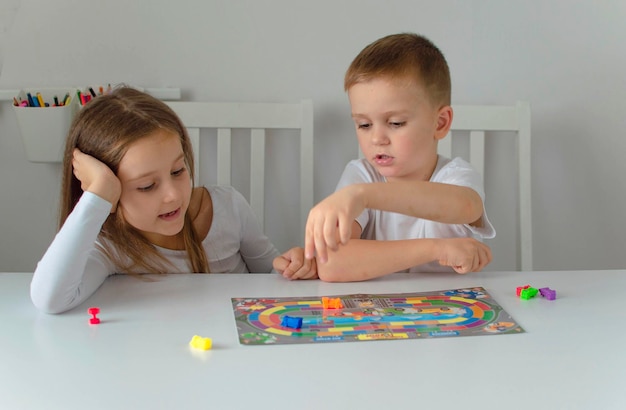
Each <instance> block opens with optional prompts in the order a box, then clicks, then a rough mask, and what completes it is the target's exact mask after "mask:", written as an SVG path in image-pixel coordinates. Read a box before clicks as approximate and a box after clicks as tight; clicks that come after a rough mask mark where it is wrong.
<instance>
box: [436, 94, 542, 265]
mask: <svg viewBox="0 0 626 410" xmlns="http://www.w3.org/2000/svg"><path fill="white" fill-rule="evenodd" d="M452 108H453V110H454V119H453V121H452V128H451V132H450V135H448V136H446V137H445V138H443V139H442V140H441V141H439V145H438V150H439V153H440V154H441V155H444V156H447V157H450V158H451V157H452V155H453V154H454V151H453V144H454V142H455V133H456V132H457V131H463V132H465V133H467V132H469V149H468V151H469V152H468V153H467V154H466V155H460V156H461V157H463V158H464V159H466V160H467V161H469V162H470V163H471V164H472V166H473V167H474V168H476V169H477V170H478V172H480V174H481V175H483V176H484V175H486V174H485V171H486V170H485V133H486V132H497V131H509V132H513V133H514V134H516V136H517V172H518V186H519V193H518V196H519V216H518V223H519V225H518V232H519V239H518V244H519V249H518V258H519V261H520V264H519V268H520V270H522V271H530V270H532V269H533V247H532V214H531V179H530V177H531V171H530V166H531V165H530V106H529V104H528V103H527V102H522V101H520V102H517V104H516V105H513V106H486V105H454V106H453V107H452ZM507 134H509V133H507ZM454 156H457V155H454ZM487 196H488V197H489V195H487Z"/></svg>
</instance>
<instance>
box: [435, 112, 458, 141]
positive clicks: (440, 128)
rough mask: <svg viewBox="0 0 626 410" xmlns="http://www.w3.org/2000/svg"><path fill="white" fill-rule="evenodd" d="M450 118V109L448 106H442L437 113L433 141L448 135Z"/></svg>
mask: <svg viewBox="0 0 626 410" xmlns="http://www.w3.org/2000/svg"><path fill="white" fill-rule="evenodd" d="M452 117H454V113H453V111H452V107H450V106H449V105H444V106H443V107H441V108H440V109H439V112H438V113H437V129H436V130H435V139H437V140H440V139H442V138H443V137H445V136H446V135H448V131H450V127H451V126H452Z"/></svg>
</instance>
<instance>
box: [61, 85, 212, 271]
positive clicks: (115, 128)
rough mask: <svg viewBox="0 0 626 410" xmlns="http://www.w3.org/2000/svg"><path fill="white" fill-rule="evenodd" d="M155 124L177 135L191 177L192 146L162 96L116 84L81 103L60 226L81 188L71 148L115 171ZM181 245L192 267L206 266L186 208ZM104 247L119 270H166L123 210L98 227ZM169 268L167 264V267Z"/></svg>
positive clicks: (69, 144)
mask: <svg viewBox="0 0 626 410" xmlns="http://www.w3.org/2000/svg"><path fill="white" fill-rule="evenodd" d="M158 129H164V130H168V131H171V132H174V133H175V134H177V135H178V136H179V137H180V143H181V146H182V148H183V153H184V156H185V163H186V165H187V168H188V170H189V175H190V176H191V181H192V183H193V177H194V174H193V173H194V160H193V151H192V147H191V142H190V140H189V136H188V135H187V130H186V128H185V127H184V125H183V124H182V122H181V121H180V119H179V118H178V116H177V115H176V114H175V113H174V111H173V110H172V109H171V108H170V107H169V106H168V105H167V104H165V103H163V102H162V101H160V100H158V99H156V98H154V97H152V96H150V95H148V94H146V93H143V92H141V91H138V90H136V89H134V88H130V87H124V86H123V87H119V88H115V89H114V90H113V91H112V92H111V93H109V94H105V95H102V96H98V97H96V98H94V99H93V100H92V101H90V102H89V103H87V104H86V105H85V106H83V107H82V109H81V110H80V112H79V113H78V114H77V116H76V117H75V118H74V121H73V122H72V126H71V128H70V131H69V135H68V137H67V141H66V145H65V154H64V157H63V176H62V181H61V206H60V208H59V228H60V227H61V226H62V225H63V223H65V220H66V219H67V217H68V215H69V214H70V213H71V212H72V210H73V209H74V207H75V206H76V203H77V202H78V200H79V199H80V197H81V195H82V194H83V190H82V189H81V186H80V181H79V180H78V179H77V178H76V177H75V176H74V173H73V169H72V155H73V151H74V148H78V149H80V150H81V151H82V152H84V153H85V154H89V155H91V156H93V157H94V158H96V159H98V160H100V161H101V162H103V163H104V164H106V165H107V166H108V167H109V168H111V170H112V171H113V172H114V173H115V174H116V175H117V172H118V167H119V164H120V161H121V160H122V158H123V157H124V155H125V154H126V151H127V150H128V147H129V146H130V144H132V143H134V142H135V141H137V140H139V139H141V138H145V137H146V136H148V135H150V134H152V133H153V132H154V131H156V130H158ZM183 238H184V243H185V249H186V250H187V254H188V257H189V267H190V269H191V271H192V272H207V273H208V272H209V264H208V261H207V256H206V253H205V251H204V248H203V247H202V243H201V239H200V238H199V237H198V235H197V233H196V231H195V229H194V227H193V224H192V221H191V218H190V216H189V214H186V215H185V224H184V227H183ZM100 239H104V240H100V243H101V244H102V250H103V251H104V252H105V253H106V254H107V255H108V257H109V258H111V259H112V260H113V261H114V263H115V264H116V266H118V267H119V268H120V269H121V270H122V271H123V272H120V273H166V272H168V265H169V264H168V262H167V260H166V259H165V258H164V257H163V256H162V255H161V254H160V253H159V252H158V250H157V249H156V248H155V246H154V245H153V244H152V243H150V242H149V241H148V240H147V239H146V238H145V237H144V236H143V235H142V234H141V233H140V232H139V231H138V230H137V229H135V228H134V227H132V226H131V225H130V224H128V223H127V222H126V221H125V220H124V218H123V217H122V213H121V212H115V213H112V214H110V215H109V217H108V218H107V219H106V221H105V222H104V224H103V225H102V229H101V230H100ZM169 269H171V267H170V268H169Z"/></svg>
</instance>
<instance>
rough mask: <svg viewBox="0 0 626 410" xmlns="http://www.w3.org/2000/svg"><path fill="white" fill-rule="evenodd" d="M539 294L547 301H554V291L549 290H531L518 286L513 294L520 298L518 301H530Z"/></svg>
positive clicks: (527, 286) (527, 287) (526, 286)
mask: <svg viewBox="0 0 626 410" xmlns="http://www.w3.org/2000/svg"><path fill="white" fill-rule="evenodd" d="M537 293H539V294H540V295H541V296H543V297H544V298H546V299H548V300H555V299H556V290H553V289H550V288H539V289H537V288H533V287H531V286H530V285H524V286H518V287H517V288H516V291H515V294H516V295H517V296H519V297H520V299H525V300H528V299H532V298H534V297H535V296H537Z"/></svg>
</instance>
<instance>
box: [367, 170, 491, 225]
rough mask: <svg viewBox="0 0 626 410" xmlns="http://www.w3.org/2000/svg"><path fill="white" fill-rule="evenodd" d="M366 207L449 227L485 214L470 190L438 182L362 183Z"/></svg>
mask: <svg viewBox="0 0 626 410" xmlns="http://www.w3.org/2000/svg"><path fill="white" fill-rule="evenodd" d="M359 190H361V195H362V196H363V198H364V200H365V203H366V204H367V206H366V207H367V208H372V209H379V210H382V211H389V212H397V213H401V214H404V215H409V216H414V217H416V218H422V219H428V220H431V221H437V222H442V223H449V224H470V223H473V222H475V221H476V220H478V219H479V218H480V217H481V215H482V213H483V203H482V199H481V198H480V195H478V193H477V192H476V191H474V190H473V189H471V188H468V187H463V186H458V185H451V184H442V183H437V182H428V181H423V182H374V183H367V184H359Z"/></svg>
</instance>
